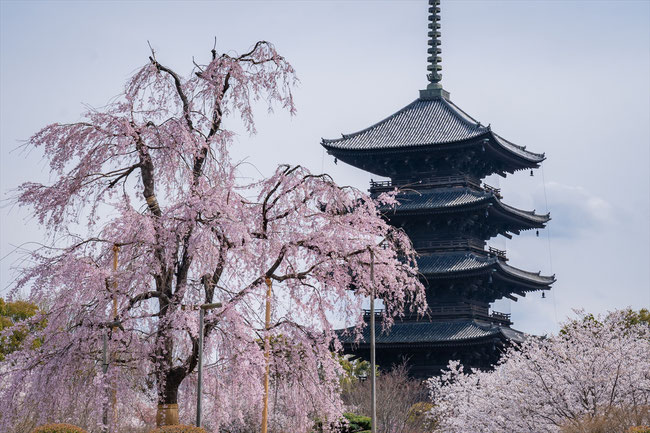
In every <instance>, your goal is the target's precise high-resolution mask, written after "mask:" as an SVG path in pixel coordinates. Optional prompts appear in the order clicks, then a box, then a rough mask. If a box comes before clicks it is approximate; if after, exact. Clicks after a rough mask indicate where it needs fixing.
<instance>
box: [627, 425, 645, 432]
mask: <svg viewBox="0 0 650 433" xmlns="http://www.w3.org/2000/svg"><path fill="white" fill-rule="evenodd" d="M629 432H630V433H650V427H648V426H644V425H640V426H638V427H631V428H630V430H629Z"/></svg>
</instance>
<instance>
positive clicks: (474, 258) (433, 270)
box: [417, 251, 555, 287]
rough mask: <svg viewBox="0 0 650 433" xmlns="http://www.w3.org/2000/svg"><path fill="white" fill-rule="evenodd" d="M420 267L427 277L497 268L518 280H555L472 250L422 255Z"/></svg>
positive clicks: (535, 282) (537, 282) (546, 282)
mask: <svg viewBox="0 0 650 433" xmlns="http://www.w3.org/2000/svg"><path fill="white" fill-rule="evenodd" d="M417 263H418V269H419V271H420V273H421V274H423V275H425V276H426V277H427V278H436V277H445V278H446V277H449V274H454V273H458V274H462V273H469V272H476V271H489V270H492V269H494V270H496V271H497V273H502V275H503V276H504V277H514V279H516V280H520V281H522V282H525V283H528V284H531V285H534V286H540V287H542V286H546V287H547V286H549V285H551V284H553V283H554V282H555V276H554V275H551V276H546V275H540V273H539V272H528V271H523V270H521V269H518V268H515V267H514V266H510V265H508V264H506V263H505V261H504V260H502V259H500V258H499V257H496V256H492V257H490V256H487V255H486V256H483V255H479V254H475V253H472V252H462V251H459V252H448V253H444V254H427V255H421V256H420V257H418V259H417Z"/></svg>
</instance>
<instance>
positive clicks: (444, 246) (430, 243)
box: [413, 239, 485, 251]
mask: <svg viewBox="0 0 650 433" xmlns="http://www.w3.org/2000/svg"><path fill="white" fill-rule="evenodd" d="M413 246H414V247H415V248H416V249H439V250H454V249H466V248H471V249H475V250H480V251H483V248H484V247H485V242H482V241H478V240H475V239H450V240H415V241H413Z"/></svg>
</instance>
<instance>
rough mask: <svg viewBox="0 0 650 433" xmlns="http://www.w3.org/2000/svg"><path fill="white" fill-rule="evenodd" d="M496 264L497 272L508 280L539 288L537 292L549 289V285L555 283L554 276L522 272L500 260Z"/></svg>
mask: <svg viewBox="0 0 650 433" xmlns="http://www.w3.org/2000/svg"><path fill="white" fill-rule="evenodd" d="M497 263H498V267H499V270H501V271H503V275H504V276H507V277H508V279H512V280H514V281H520V282H526V283H528V284H531V285H533V286H539V290H542V289H548V288H550V285H551V284H553V283H554V282H555V281H556V280H555V275H541V272H529V271H524V270H522V269H519V268H515V267H514V266H510V265H508V264H506V263H505V262H503V261H501V260H499V261H498V262H497ZM497 273H498V272H497Z"/></svg>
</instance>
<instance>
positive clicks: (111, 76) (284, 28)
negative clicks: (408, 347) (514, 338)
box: [0, 0, 650, 333]
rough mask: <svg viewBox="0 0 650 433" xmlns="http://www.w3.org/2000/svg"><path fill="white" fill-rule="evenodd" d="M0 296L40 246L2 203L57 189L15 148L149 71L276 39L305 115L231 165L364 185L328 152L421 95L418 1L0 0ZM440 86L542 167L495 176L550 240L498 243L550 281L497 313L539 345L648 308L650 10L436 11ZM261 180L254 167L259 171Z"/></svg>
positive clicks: (645, 6) (612, 5)
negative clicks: (589, 323) (586, 324)
mask: <svg viewBox="0 0 650 433" xmlns="http://www.w3.org/2000/svg"><path fill="white" fill-rule="evenodd" d="M0 15H1V16H0V20H1V21H0V25H1V29H0V37H1V39H0V48H1V50H0V56H1V57H0V95H1V101H0V140H1V141H0V144H1V151H0V157H1V161H0V171H1V172H0V192H1V193H2V194H3V199H4V200H5V201H4V202H3V203H4V206H3V207H2V208H1V209H0V219H1V223H0V257H3V259H2V261H0V293H2V292H4V291H5V290H6V289H7V287H8V286H9V285H10V284H11V279H12V276H11V272H10V266H11V265H12V264H15V261H16V259H17V258H18V256H16V255H15V254H12V253H11V251H12V250H13V249H14V248H15V246H16V245H21V244H24V243H26V242H30V241H41V240H42V239H43V234H42V232H41V231H40V230H39V229H38V227H37V226H36V225H35V224H34V222H33V221H32V220H30V217H29V212H28V211H27V210H20V209H16V208H11V207H10V206H8V204H7V201H6V199H7V197H8V196H9V195H10V193H9V191H10V190H11V189H12V188H15V187H16V186H17V185H19V184H20V183H21V182H24V181H26V180H40V181H48V176H47V173H44V172H43V170H44V168H45V165H44V163H43V162H42V160H41V158H40V154H39V153H38V152H31V153H29V154H27V155H25V154H24V153H21V152H19V151H15V150H14V149H16V147H17V146H18V145H19V144H20V140H24V139H26V138H28V137H29V136H30V135H31V134H33V133H34V132H36V131H37V130H38V129H39V128H41V127H42V126H44V125H46V124H48V123H51V122H55V121H58V122H66V121H67V122H70V121H75V120H78V119H79V114H80V113H81V112H82V111H83V104H89V105H92V106H101V105H103V104H104V103H106V102H107V101H108V100H109V99H110V98H112V97H113V96H115V95H117V94H118V93H119V92H120V91H121V89H122V85H123V83H124V81H125V80H126V79H127V78H128V76H129V75H130V74H131V73H132V72H133V71H135V69H136V68H138V67H139V66H141V65H143V64H144V63H145V62H146V61H147V57H148V55H149V48H148V45H147V41H150V42H151V44H152V46H153V47H154V48H155V49H156V52H157V57H158V59H159V60H160V61H161V62H164V63H165V64H167V65H170V66H172V67H174V68H176V69H177V70H179V71H180V72H183V73H187V72H189V71H190V69H191V65H192V57H193V56H194V57H196V58H197V59H201V58H203V59H206V58H207V57H208V56H209V50H210V49H211V48H212V44H213V40H214V37H215V36H216V38H217V49H218V50H219V51H234V52H237V51H239V52H243V51H244V50H246V49H247V48H249V47H250V46H251V45H252V44H253V43H254V42H255V41H257V40H259V39H266V40H269V41H272V42H273V43H275V45H276V47H277V48H278V50H279V51H280V53H282V54H283V55H284V56H285V57H286V58H287V59H288V60H289V61H290V62H291V63H292V64H293V65H294V67H295V68H296V70H297V73H298V76H299V78H300V80H301V82H300V85H299V87H298V89H296V102H297V106H298V114H297V116H296V117H294V118H291V117H289V116H288V115H286V114H285V113H281V112H277V113H276V114H274V115H268V114H267V113H266V112H265V110H259V112H258V117H257V119H258V131H259V133H258V135H257V136H254V137H250V136H248V135H246V134H241V135H239V136H238V138H237V142H236V145H235V148H234V153H235V154H236V156H237V157H238V158H246V159H247V161H248V162H250V165H249V167H250V171H251V173H250V175H251V176H254V175H255V173H257V170H259V171H260V172H261V173H263V174H270V173H271V172H272V171H273V169H274V167H275V165H276V164H278V163H293V164H303V165H305V166H307V167H308V168H310V169H311V170H312V171H326V172H328V173H330V174H332V175H333V176H334V178H335V180H337V181H338V182H339V183H342V184H351V185H355V186H357V187H359V188H363V189H366V188H367V185H368V181H369V179H370V175H369V174H367V173H364V172H362V171H360V170H357V169H355V168H353V167H350V166H346V165H344V164H338V165H334V164H333V159H332V158H331V157H329V156H326V155H325V154H324V152H323V150H322V148H321V147H320V145H319V142H320V138H321V137H327V138H334V137H337V136H339V134H340V133H341V132H345V133H349V132H353V131H356V130H359V129H362V128H365V127H367V126H369V125H371V124H373V123H375V122H376V121H378V120H380V119H382V118H384V117H386V116H387V115H389V114H391V113H393V112H395V111H397V110H398V109H399V108H401V107H403V106H404V105H406V104H408V103H409V102H411V101H412V100H413V99H415V98H416V97H417V92H418V90H419V89H421V88H424V87H425V86H426V78H425V74H426V57H427V54H426V49H427V45H426V42H427V37H426V32H427V28H426V24H427V5H426V2H425V1H423V0H422V1H375V2H371V1H272V0H269V1H264V2H253V1H236V2H235V1H230V2H225V1H222V2H219V1H217V2H208V1H185V2H176V1H161V2H153V1H136V2H126V1H111V2H108V1H103V2H102V1H89V2H76V1H66V2H64V1H55V0H52V1H6V0H4V1H1V2H0ZM441 24H442V51H443V52H442V58H443V63H442V65H443V81H442V83H443V85H444V87H445V88H446V89H447V90H448V91H450V92H451V99H452V100H453V101H454V102H455V103H456V104H458V105H459V106H460V107H461V108H463V109H464V110H465V111H467V112H468V113H470V114H471V115H472V116H473V117H475V118H476V119H478V120H480V121H481V122H482V123H483V124H491V125H492V128H493V130H495V131H496V132H497V133H499V134H500V135H502V136H504V137H506V138H508V139H509V140H511V141H514V142H515V143H518V144H521V145H526V146H527V148H528V149H529V150H532V151H534V152H546V154H547V156H548V160H547V161H546V162H545V163H544V168H543V170H538V171H537V173H536V174H535V176H534V177H530V176H529V175H528V173H518V174H516V175H514V176H509V177H508V178H507V179H502V178H490V179H488V182H489V183H491V184H493V185H495V186H498V187H501V188H502V189H503V192H504V196H505V201H506V202H507V203H509V204H512V205H514V206H517V207H520V208H524V209H533V208H534V209H537V210H538V211H544V212H545V211H546V209H547V207H548V209H549V211H550V212H551V215H552V217H553V220H552V221H551V223H550V226H549V231H548V232H547V231H542V232H541V233H540V237H539V238H537V237H535V235H534V233H525V234H523V235H522V236H519V237H517V238H515V239H513V240H507V242H506V240H505V239H501V238H497V239H494V240H492V241H491V244H492V245H493V246H495V247H497V248H506V249H507V250H508V256H509V257H510V259H511V261H510V263H511V264H513V265H514V266H518V267H520V268H523V269H527V270H533V271H537V270H540V271H542V272H543V273H555V274H556V275H557V278H558V282H557V283H556V284H555V286H554V290H553V291H552V292H551V293H550V294H549V296H548V297H547V298H546V299H541V297H540V296H539V294H534V295H532V296H530V295H529V296H528V297H526V298H524V299H521V300H520V301H519V302H517V303H513V302H511V301H504V302H500V303H499V304H498V305H497V306H496V307H495V308H497V309H499V310H501V311H506V312H511V313H512V315H513V320H514V322H515V327H516V328H518V329H521V330H523V331H527V332H535V333H545V332H552V331H554V330H556V329H557V323H558V321H561V320H563V319H564V318H565V317H567V316H568V315H571V314H572V309H574V308H584V309H586V310H587V311H593V312H605V311H607V310H610V309H613V308H622V307H626V306H632V307H634V308H641V307H647V306H648V305H649V304H650V174H649V165H650V154H649V148H650V78H649V77H650V2H647V1H616V2H605V1H592V2H590V1H562V2H560V1H517V2H515V1H488V0H485V1H449V0H448V1H444V0H443V4H442V21H441ZM253 167H254V168H253Z"/></svg>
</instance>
